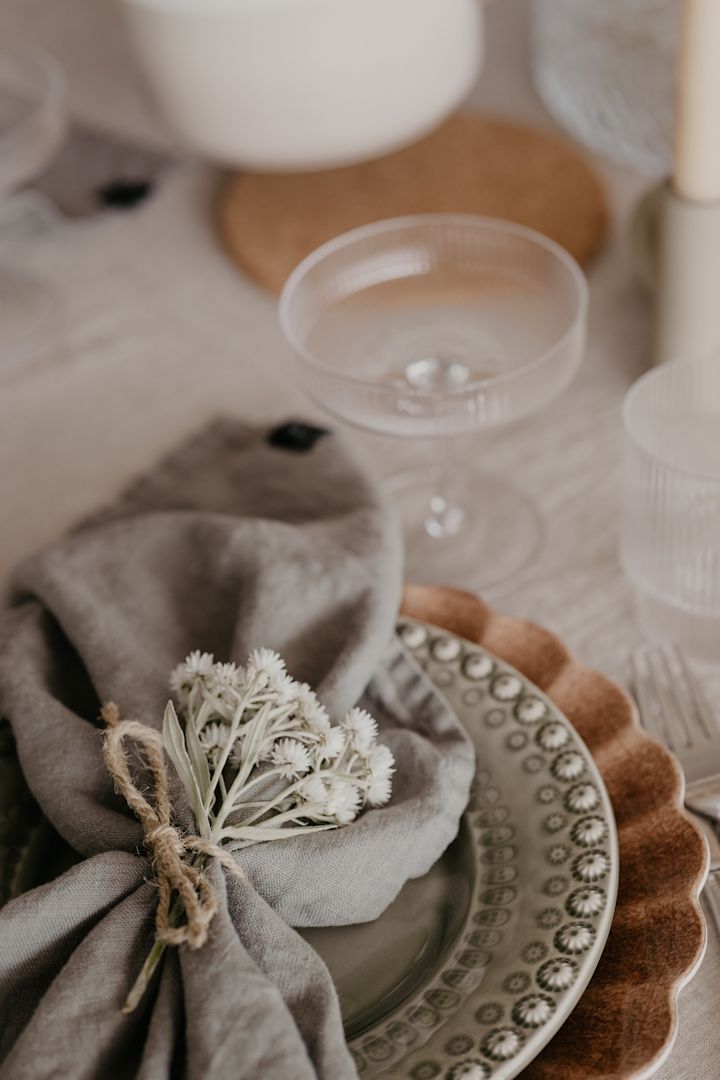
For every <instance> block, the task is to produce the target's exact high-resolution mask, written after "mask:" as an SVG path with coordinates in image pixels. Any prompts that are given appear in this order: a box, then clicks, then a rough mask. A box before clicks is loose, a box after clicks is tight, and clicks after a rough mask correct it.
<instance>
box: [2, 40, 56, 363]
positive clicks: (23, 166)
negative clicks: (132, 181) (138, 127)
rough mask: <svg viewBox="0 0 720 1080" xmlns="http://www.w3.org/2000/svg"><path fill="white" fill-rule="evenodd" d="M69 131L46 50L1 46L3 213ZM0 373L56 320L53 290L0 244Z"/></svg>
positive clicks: (50, 58) (54, 74) (16, 359)
mask: <svg viewBox="0 0 720 1080" xmlns="http://www.w3.org/2000/svg"><path fill="white" fill-rule="evenodd" d="M64 131H65V77H64V74H63V71H62V68H61V67H60V65H59V64H58V63H57V61H55V60H54V59H53V57H52V56H50V55H49V54H48V53H46V52H44V51H43V50H42V49H37V48H35V47H31V46H26V45H13V46H8V47H6V46H4V45H3V46H2V47H1V48H0V210H1V209H2V203H3V201H5V200H7V198H8V196H10V195H12V194H13V192H15V191H16V190H17V189H18V188H19V187H21V186H22V185H23V184H25V183H27V182H28V181H29V180H32V179H33V177H35V176H37V175H38V174H39V173H41V172H42V170H43V169H44V168H45V166H46V165H47V164H48V162H49V161H50V160H51V158H52V157H53V155H54V154H55V152H56V150H57V149H58V147H59V146H60V143H61V141H62V138H63V135H64ZM1 234H2V222H1V221H0V252H1V255H0V372H2V371H4V370H7V369H8V367H9V366H11V365H12V364H14V363H15V362H17V361H18V360H20V359H23V358H24V357H25V356H26V355H28V352H29V350H30V349H31V348H32V343H33V340H35V339H36V338H37V335H38V333H39V332H41V331H42V330H44V329H46V324H48V323H49V322H50V320H51V319H52V318H53V317H54V313H55V310H56V305H55V298H54V295H53V293H52V290H51V289H50V288H49V287H48V286H46V285H45V284H44V283H43V282H42V281H40V280H38V279H37V278H35V277H33V276H32V275H31V274H29V273H27V272H24V271H22V270H21V269H20V268H19V267H18V265H17V257H16V256H17V252H12V251H11V250H9V249H8V248H7V245H6V244H2V243H1V239H2V235H1Z"/></svg>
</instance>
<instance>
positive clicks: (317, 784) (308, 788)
mask: <svg viewBox="0 0 720 1080" xmlns="http://www.w3.org/2000/svg"><path fill="white" fill-rule="evenodd" d="M298 794H299V795H300V797H301V798H302V799H304V800H305V802H308V803H318V804H319V805H320V806H324V805H325V796H326V791H325V784H324V783H323V781H322V780H321V778H320V777H319V776H318V775H317V774H316V773H310V775H309V776H306V777H304V779H303V780H301V781H300V784H299V785H298Z"/></svg>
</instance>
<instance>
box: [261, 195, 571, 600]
mask: <svg viewBox="0 0 720 1080" xmlns="http://www.w3.org/2000/svg"><path fill="white" fill-rule="evenodd" d="M586 313H587V286H586V282H585V278H584V276H583V274H582V271H581V270H580V268H579V267H578V266H577V264H576V263H575V261H574V260H573V259H572V258H571V257H570V255H568V254H567V253H566V252H565V251H564V250H563V249H562V248H560V247H559V246H558V245H557V244H555V243H554V242H553V241H552V240H549V239H547V238H546V237H544V236H541V235H540V234H539V233H536V232H534V231H532V230H531V229H526V228H524V227H522V226H520V225H514V224H511V223H509V222H505V221H500V220H497V219H493V218H483V217H475V216H470V215H459V214H430V215H419V216H415V217H406V218H397V219H394V220H391V221H381V222H377V223H375V224H373V225H367V226H365V227H363V228H360V229H355V230H354V231H352V232H349V233H346V234H344V235H343V236H339V237H337V238H336V239H334V240H332V241H330V242H329V243H327V244H325V245H323V246H322V247H320V248H318V250H317V251H315V252H313V253H312V254H311V255H309V256H308V257H307V258H306V259H305V260H304V261H303V262H301V263H300V265H299V266H298V267H297V268H296V269H295V270H294V271H293V273H292V274H291V275H290V277H289V279H288V281H287V283H286V285H285V288H284V290H283V294H282V297H281V300H280V320H281V324H282V327H283V331H284V334H285V336H286V338H287V340H288V341H289V343H290V345H291V346H292V348H293V351H294V353H295V356H296V358H297V363H298V367H299V371H300V376H301V381H302V384H303V386H304V388H305V390H306V392H307V393H308V394H309V395H310V397H312V398H313V399H314V400H315V401H316V402H317V403H318V404H320V405H321V406H323V407H324V408H325V409H326V410H327V411H328V412H329V413H331V414H332V415H333V416H335V417H337V418H339V419H340V420H344V421H346V422H347V423H349V424H352V425H354V426H356V427H359V428H362V429H364V430H366V431H372V432H379V433H381V434H383V435H396V436H399V437H404V438H415V439H420V438H423V439H425V438H430V439H434V440H435V442H434V444H433V445H434V446H436V447H437V452H436V454H435V455H434V459H433V462H432V463H431V465H430V466H429V467H427V466H426V467H420V468H417V469H413V470H411V471H410V472H405V473H402V474H400V475H399V476H394V477H391V478H390V479H389V481H388V482H387V483H388V487H389V489H390V491H391V492H392V493H393V495H394V497H395V499H396V501H397V502H398V504H399V509H400V512H401V515H402V518H403V523H404V526H405V532H406V559H407V565H406V573H407V576H408V577H409V579H410V580H414V581H424V582H442V583H444V584H446V585H459V586H463V587H465V588H468V587H471V588H473V587H474V588H483V589H487V588H489V587H493V586H497V585H499V584H500V583H505V584H507V582H508V581H509V580H510V579H512V578H513V577H514V576H515V575H516V574H517V573H518V571H520V570H521V569H522V568H523V567H525V566H526V565H527V564H528V563H529V562H530V561H531V560H532V559H533V558H534V557H535V556H536V555H537V552H538V550H539V547H540V545H541V542H542V537H543V525H542V516H541V514H540V513H539V511H538V510H537V508H536V506H535V504H534V503H533V502H532V501H531V500H530V499H528V498H527V497H526V496H525V495H523V494H522V493H520V492H519V491H517V490H516V489H515V488H514V487H513V486H512V485H511V484H510V483H509V482H508V481H506V480H504V479H503V478H502V477H498V476H495V475H493V474H491V473H487V472H485V471H484V469H482V468H478V466H477V464H476V462H475V461H474V460H468V455H467V452H466V454H465V460H462V459H460V458H459V457H457V458H456V456H455V455H454V453H453V439H454V437H457V436H464V435H470V434H472V433H473V432H478V431H482V430H485V429H488V428H493V427H498V426H500V425H501V424H507V423H509V422H511V421H516V420H520V419H521V418H522V417H524V416H527V415H528V414H529V413H531V412H534V411H535V410H537V409H540V408H542V407H543V406H544V405H546V404H548V403H549V402H550V401H551V400H552V399H553V398H554V397H555V396H556V395H557V394H559V393H560V392H561V391H562V390H564V389H565V387H566V386H567V385H568V384H569V382H570V381H571V379H572V378H573V376H574V374H575V371H576V370H577V367H578V365H579V363H580V360H581V357H582V353H583V346H584V340H585V323H586Z"/></svg>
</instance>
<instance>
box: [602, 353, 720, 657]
mask: <svg viewBox="0 0 720 1080" xmlns="http://www.w3.org/2000/svg"><path fill="white" fill-rule="evenodd" d="M624 421H625V461H624V512H623V528H622V539H621V557H622V562H623V565H624V568H625V571H626V573H627V575H628V577H629V579H630V580H631V582H632V583H633V585H634V586H635V590H636V597H637V604H638V614H639V617H640V621H641V623H642V625H643V627H644V629H645V631H646V632H647V633H648V635H649V636H651V637H653V638H657V639H660V640H674V641H677V642H678V643H679V644H681V645H682V646H683V647H684V648H685V649H687V651H688V652H690V653H692V654H694V655H695V656H698V657H701V658H704V659H707V660H714V661H720V356H711V357H708V358H706V359H703V360H693V361H688V360H679V361H674V362H673V363H669V364H663V365H661V366H660V367H658V368H655V369H654V370H652V371H650V372H648V373H647V374H646V375H643V377H642V378H641V379H639V380H638V381H637V382H636V383H635V385H634V386H633V387H632V388H631V390H630V391H629V393H628V395H627V397H626V399H625V406H624Z"/></svg>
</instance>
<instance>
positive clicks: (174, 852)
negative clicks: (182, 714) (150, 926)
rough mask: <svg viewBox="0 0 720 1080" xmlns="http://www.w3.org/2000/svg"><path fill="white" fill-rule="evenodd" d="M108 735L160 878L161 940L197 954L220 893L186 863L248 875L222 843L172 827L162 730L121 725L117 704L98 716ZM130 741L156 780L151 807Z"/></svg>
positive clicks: (118, 781) (116, 775) (110, 755)
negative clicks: (200, 861)
mask: <svg viewBox="0 0 720 1080" xmlns="http://www.w3.org/2000/svg"><path fill="white" fill-rule="evenodd" d="M100 715H101V717H102V719H103V720H104V721H105V725H106V730H105V736H104V740H103V756H104V758H105V764H106V765H107V767H108V770H109V772H110V774H111V775H112V777H113V779H114V781H115V788H116V790H117V791H118V792H119V794H120V795H122V796H123V798H124V799H125V801H126V802H127V804H128V806H129V807H130V809H131V810H133V811H134V812H135V813H136V814H137V816H138V818H139V819H140V824H141V825H142V827H143V831H144V833H145V846H146V847H147V848H148V851H149V852H150V857H151V861H152V865H153V869H154V871H155V876H156V878H157V886H158V894H159V900H158V906H157V912H156V914H155V928H156V930H157V938H158V941H160V942H162V943H164V944H166V945H182V944H187V945H189V946H190V947H191V948H193V949H199V948H200V947H201V946H202V945H204V944H205V942H206V940H207V935H208V926H209V925H210V923H211V921H212V919H213V916H214V915H215V912H216V911H217V904H218V901H217V894H216V892H215V889H214V888H213V886H212V885H211V884H210V882H209V881H208V879H207V878H206V877H205V875H204V874H203V873H202V871H201V869H199V868H198V867H197V866H196V865H193V864H192V863H190V862H188V861H187V854H188V853H189V852H195V853H196V854H200V855H207V856H209V857H211V858H214V859H217V860H218V862H220V863H221V864H222V865H223V866H224V867H225V869H226V870H229V871H230V873H232V874H233V875H234V876H235V877H237V878H241V879H244V878H245V873H244V871H243V870H242V869H241V868H240V867H239V866H238V864H237V862H236V861H235V860H234V859H233V858H232V857H231V856H230V855H228V854H227V852H225V851H224V850H223V849H222V848H221V847H220V845H219V844H213V843H211V842H210V841H208V840H203V839H202V838H201V837H199V836H183V835H181V834H180V833H179V832H178V830H177V829H176V828H175V827H174V826H173V825H172V824H171V822H170V812H171V806H170V797H169V793H168V775H167V768H166V766H165V752H164V750H163V742H162V736H161V735H160V732H159V731H156V730H155V729H154V728H151V727H148V725H147V724H141V723H139V721H137V720H121V719H120V713H119V711H118V708H117V705H114V704H112V703H109V704H107V705H104V706H103V708H102V709H101V711H100ZM126 740H132V741H133V742H134V744H135V746H136V747H137V748H138V749H139V751H140V753H141V755H142V758H143V760H144V762H145V764H146V765H147V767H148V769H149V770H150V773H151V775H152V778H153V784H154V805H152V804H151V803H149V802H148V800H147V799H146V798H145V796H144V795H143V794H142V792H141V791H140V790H139V789H138V788H137V786H136V785H135V783H134V782H133V779H132V777H131V775H130V764H129V758H128V752H127V749H126V747H125V742H126ZM175 895H176V896H177V897H178V898H179V900H180V902H181V904H182V908H183V909H184V911H185V917H186V922H184V923H183V924H182V925H180V926H177V925H175V923H174V919H173V910H174V909H173V907H172V906H171V903H172V900H173V896H175Z"/></svg>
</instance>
